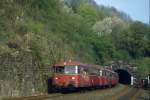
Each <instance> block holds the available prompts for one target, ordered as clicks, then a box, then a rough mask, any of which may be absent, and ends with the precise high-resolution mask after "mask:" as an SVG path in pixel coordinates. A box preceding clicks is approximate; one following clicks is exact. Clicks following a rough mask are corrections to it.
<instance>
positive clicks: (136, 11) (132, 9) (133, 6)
mask: <svg viewBox="0 0 150 100" xmlns="http://www.w3.org/2000/svg"><path fill="white" fill-rule="evenodd" d="M95 1H96V2H97V3H98V4H103V5H105V6H113V7H115V8H117V9H118V10H120V11H123V12H125V13H127V14H128V15H129V16H130V17H131V18H132V19H133V20H138V21H142V22H144V23H148V22H149V11H150V8H149V0H95Z"/></svg>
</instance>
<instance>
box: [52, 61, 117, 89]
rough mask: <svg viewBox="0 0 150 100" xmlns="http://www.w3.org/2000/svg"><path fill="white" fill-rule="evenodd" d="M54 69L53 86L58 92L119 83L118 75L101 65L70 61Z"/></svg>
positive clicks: (57, 65) (54, 66) (54, 65)
mask: <svg viewBox="0 0 150 100" xmlns="http://www.w3.org/2000/svg"><path fill="white" fill-rule="evenodd" d="M52 67H53V71H54V75H53V76H52V79H53V86H54V87H55V89H58V90H62V89H65V90H66V89H67V90H74V89H79V88H80V89H81V88H91V87H105V86H115V85H116V84H117V83H118V75H117V73H115V72H114V71H111V70H108V69H104V68H102V66H99V65H92V64H84V63H81V62H78V61H71V60H69V61H65V62H60V63H56V64H53V65H52Z"/></svg>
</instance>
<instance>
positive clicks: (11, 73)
mask: <svg viewBox="0 0 150 100" xmlns="http://www.w3.org/2000/svg"><path fill="white" fill-rule="evenodd" d="M17 52H18V53H17V54H15V55H11V54H3V55H0V96H2V97H7V96H28V95H34V94H39V93H46V89H47V86H46V79H47V76H46V75H47V74H45V71H44V70H41V69H40V67H39V66H40V65H39V64H38V62H36V61H37V60H36V58H35V57H33V56H32V55H31V53H30V52H23V51H21V52H19V51H17Z"/></svg>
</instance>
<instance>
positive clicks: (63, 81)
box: [53, 65, 79, 90]
mask: <svg viewBox="0 0 150 100" xmlns="http://www.w3.org/2000/svg"><path fill="white" fill-rule="evenodd" d="M53 69H54V75H53V85H54V86H55V88H56V89H58V90H62V89H63V90H64V89H65V90H73V89H76V88H77V87H78V85H79V82H78V79H79V75H78V66H75V65H72V66H53Z"/></svg>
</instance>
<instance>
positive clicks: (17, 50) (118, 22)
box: [0, 0, 150, 96]
mask: <svg viewBox="0 0 150 100" xmlns="http://www.w3.org/2000/svg"><path fill="white" fill-rule="evenodd" d="M75 1H76V2H75ZM0 8H1V9H0V71H1V72H0V83H1V84H0V95H2V96H26V95H33V94H40V93H46V91H47V90H46V89H47V87H46V85H45V84H46V80H47V77H48V76H49V75H51V74H52V73H51V69H50V67H49V66H48V64H52V63H55V62H58V61H63V60H69V59H73V60H79V61H82V62H88V63H94V64H101V65H108V64H110V63H111V62H112V61H118V60H122V61H127V62H132V63H135V64H136V65H137V66H139V72H138V73H139V77H144V76H145V75H146V74H147V73H148V72H150V68H149V67H148V66H149V62H150V58H149V57H150V46H149V45H148V44H149V43H150V34H149V33H150V28H149V26H148V25H147V24H145V23H142V22H134V21H132V19H130V17H129V16H128V15H127V14H125V13H123V12H119V11H118V10H117V9H115V8H107V7H104V6H98V5H97V4H96V3H95V2H94V1H93V0H0ZM143 63H144V65H142V64H143Z"/></svg>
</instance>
